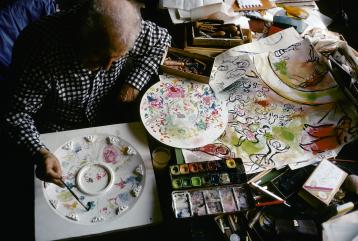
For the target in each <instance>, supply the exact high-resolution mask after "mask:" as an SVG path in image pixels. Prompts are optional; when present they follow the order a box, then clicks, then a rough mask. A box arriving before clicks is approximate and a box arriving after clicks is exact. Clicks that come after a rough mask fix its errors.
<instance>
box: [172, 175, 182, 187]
mask: <svg viewBox="0 0 358 241" xmlns="http://www.w3.org/2000/svg"><path fill="white" fill-rule="evenodd" d="M182 186H183V183H182V180H181V179H180V178H174V179H173V180H172V187H173V188H174V189H179V188H182Z"/></svg>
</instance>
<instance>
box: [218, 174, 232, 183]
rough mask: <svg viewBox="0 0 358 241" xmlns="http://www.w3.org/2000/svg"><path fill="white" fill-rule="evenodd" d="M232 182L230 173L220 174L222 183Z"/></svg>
mask: <svg viewBox="0 0 358 241" xmlns="http://www.w3.org/2000/svg"><path fill="white" fill-rule="evenodd" d="M229 183H230V177H229V174H228V173H226V172H225V173H221V174H220V184H229Z"/></svg>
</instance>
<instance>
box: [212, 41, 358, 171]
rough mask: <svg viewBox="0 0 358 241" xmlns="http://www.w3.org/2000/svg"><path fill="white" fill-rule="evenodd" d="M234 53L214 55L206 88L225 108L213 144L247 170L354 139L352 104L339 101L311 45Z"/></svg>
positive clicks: (325, 153) (327, 153) (317, 153)
mask: <svg viewBox="0 0 358 241" xmlns="http://www.w3.org/2000/svg"><path fill="white" fill-rule="evenodd" d="M276 44H277V43H276ZM234 49H235V48H234ZM234 49H233V50H234ZM235 54H236V52H235V51H232V50H229V51H228V53H224V55H219V56H218V57H216V58H215V62H214V66H213V70H212V73H211V78H210V86H211V87H212V88H213V90H214V92H215V94H216V95H217V96H218V97H220V98H221V99H225V100H226V101H227V108H228V112H229V117H228V125H227V128H226V130H225V132H224V134H223V135H222V136H221V137H220V139H219V140H217V141H216V142H222V143H223V144H225V145H226V146H230V147H231V148H232V151H233V152H235V155H236V156H238V157H240V158H242V160H243V162H244V165H245V169H246V172H247V173H253V172H258V171H261V170H263V169H269V168H273V167H281V166H284V165H287V164H290V163H299V162H304V161H307V160H311V159H315V158H316V159H323V158H328V157H332V156H335V155H336V154H337V152H338V151H339V150H340V148H341V147H342V146H343V145H344V144H346V143H348V142H350V141H352V140H353V139H355V138H356V137H357V135H358V129H357V127H358V122H357V114H356V111H355V109H354V107H353V106H351V105H349V103H348V102H344V101H345V100H344V99H343V100H342V99H340V98H344V97H342V96H341V95H340V93H339V91H338V89H337V88H336V84H335V83H334V80H333V79H332V78H331V77H330V76H329V73H328V72H327V69H326V67H325V66H324V65H323V63H321V62H320V59H319V56H318V55H317V53H315V52H314V50H313V48H312V47H311V45H310V44H307V42H305V41H303V42H298V43H297V44H294V45H292V44H288V45H286V47H282V48H279V50H278V52H272V53H271V54H267V53H266V54H257V55H254V56H249V55H241V53H237V55H235ZM275 54H276V55H275ZM296 54H298V55H299V56H296ZM295 66H296V67H297V66H299V67H297V69H296V68H295ZM305 70H307V71H305ZM267 73H269V74H267ZM273 83H274V84H273ZM341 101H343V104H342V102H341ZM342 105H344V108H342Z"/></svg>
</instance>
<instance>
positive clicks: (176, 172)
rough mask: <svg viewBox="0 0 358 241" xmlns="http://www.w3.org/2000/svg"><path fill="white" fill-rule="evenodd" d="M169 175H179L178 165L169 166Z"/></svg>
mask: <svg viewBox="0 0 358 241" xmlns="http://www.w3.org/2000/svg"><path fill="white" fill-rule="evenodd" d="M170 173H171V174H172V175H179V174H180V171H179V165H174V166H170Z"/></svg>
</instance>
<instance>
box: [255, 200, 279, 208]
mask: <svg viewBox="0 0 358 241" xmlns="http://www.w3.org/2000/svg"><path fill="white" fill-rule="evenodd" d="M284 202H285V201H283V200H273V201H269V202H262V203H260V202H259V203H256V205H255V206H256V207H262V206H268V205H275V204H281V203H284Z"/></svg>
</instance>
